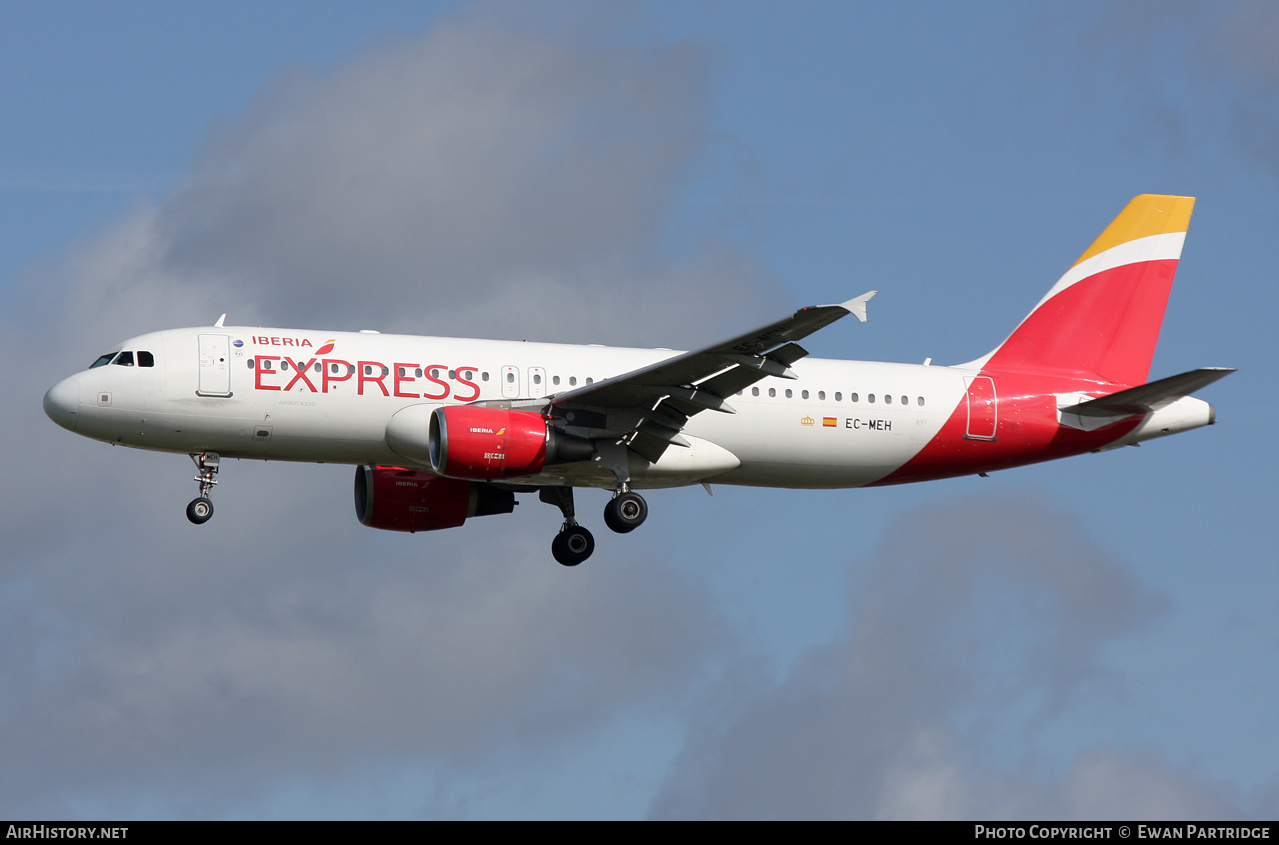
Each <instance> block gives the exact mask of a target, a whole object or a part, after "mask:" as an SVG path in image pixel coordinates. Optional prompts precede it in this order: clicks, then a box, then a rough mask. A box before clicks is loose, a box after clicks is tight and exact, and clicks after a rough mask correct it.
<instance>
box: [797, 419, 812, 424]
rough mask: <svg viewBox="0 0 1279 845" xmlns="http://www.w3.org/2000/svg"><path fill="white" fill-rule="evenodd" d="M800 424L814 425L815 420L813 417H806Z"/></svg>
mask: <svg viewBox="0 0 1279 845" xmlns="http://www.w3.org/2000/svg"><path fill="white" fill-rule="evenodd" d="M799 424H800V425H812V424H813V418H812V417H804V418H803V419H802V420H800V421H799Z"/></svg>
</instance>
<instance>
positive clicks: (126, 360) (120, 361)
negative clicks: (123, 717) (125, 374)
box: [111, 352, 133, 367]
mask: <svg viewBox="0 0 1279 845" xmlns="http://www.w3.org/2000/svg"><path fill="white" fill-rule="evenodd" d="M111 363H112V364H115V365H116V366H119V367H132V366H133V353H132V352H121V353H120V354H119V355H117V356H115V360H114V361H112V362H111Z"/></svg>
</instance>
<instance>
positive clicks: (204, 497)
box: [187, 452, 222, 525]
mask: <svg viewBox="0 0 1279 845" xmlns="http://www.w3.org/2000/svg"><path fill="white" fill-rule="evenodd" d="M191 460H192V461H193V462H194V463H195V468H196V471H197V472H198V473H199V475H197V476H196V477H195V480H196V482H198V483H199V485H200V495H199V496H198V497H197V498H195V499H192V500H191V502H190V503H189V504H188V505H187V519H189V520H191V522H193V523H195V524H196V525H203V524H204V523H206V522H208V521H209V520H210V519H211V518H212V517H213V501H212V500H211V499H210V498H209V493H210V492H211V491H212V490H213V485H215V484H217V483H218V479H217V474H218V465H219V464H220V463H221V461H222V458H221V456H220V455H218V453H217V452H197V453H195V454H193V455H191Z"/></svg>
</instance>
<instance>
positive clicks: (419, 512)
mask: <svg viewBox="0 0 1279 845" xmlns="http://www.w3.org/2000/svg"><path fill="white" fill-rule="evenodd" d="M513 510H515V494H514V493H512V492H511V491H509V490H499V489H497V488H495V487H493V486H491V485H489V484H476V483H475V482H472V481H462V480H459V479H456V478H441V477H440V476H438V475H431V474H430V473H429V472H421V471H419V470H414V469H404V468H402V467H371V466H359V467H356V468H355V516H356V518H358V519H359V520H360V522H362V523H364V524H365V525H367V526H369V527H371V528H382V529H385V530H387V531H409V532H413V531H435V530H437V529H440V528H456V527H457V526H459V525H461V524H462V523H463V522H465V521H466V520H467V519H468V518H469V517H472V516H488V515H489V514H495V513H510V512H511V511H513Z"/></svg>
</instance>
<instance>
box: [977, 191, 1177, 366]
mask: <svg viewBox="0 0 1279 845" xmlns="http://www.w3.org/2000/svg"><path fill="white" fill-rule="evenodd" d="M1194 204H1195V200H1194V198H1193V197H1171V196H1157V195H1154V194H1143V195H1142V196H1139V197H1136V198H1135V199H1133V201H1132V202H1130V203H1128V206H1127V207H1126V208H1125V209H1124V210H1123V211H1122V212H1120V213H1119V216H1118V217H1116V218H1115V219H1114V222H1112V223H1111V224H1110V225H1109V226H1107V227H1106V230H1105V231H1104V232H1102V233H1101V237H1099V238H1097V240H1096V241H1094V242H1093V245H1092V246H1091V247H1089V248H1088V250H1087V251H1086V252H1085V253H1084V254H1083V255H1081V256H1080V257H1079V260H1078V261H1076V262H1075V264H1074V266H1073V267H1071V268H1070V269H1069V270H1068V271H1066V275H1064V276H1062V277H1061V280H1060V281H1058V282H1057V284H1056V285H1054V286H1053V288H1052V290H1050V291H1048V295H1047V296H1045V297H1044V298H1043V300H1041V301H1040V303H1039V304H1038V305H1037V306H1035V310H1034V311H1032V312H1030V316H1028V317H1026V319H1024V320H1022V322H1021V325H1019V326H1018V327H1017V329H1016V330H1015V331H1014V332H1013V333H1012V335H1011V336H1010V337H1009V338H1008V339H1007V340H1005V341H1004V342H1003V344H1001V345H1000V346H999V348H998V349H996V350H995V351H994V352H991V353H990V354H989V355H987V356H985V357H984V358H981V359H978V360H977V361H974V362H973V363H972V366H975V367H979V368H980V369H982V370H985V371H988V372H1044V373H1055V374H1063V375H1065V374H1070V375H1077V376H1082V377H1085V378H1100V379H1101V380H1103V381H1107V382H1111V383H1114V384H1124V385H1137V384H1143V383H1145V381H1146V377H1147V375H1149V373H1150V360H1151V358H1152V357H1154V354H1155V344H1156V343H1157V342H1158V340H1159V328H1160V326H1161V324H1162V323H1163V318H1164V308H1165V307H1166V306H1167V304H1168V294H1169V292H1170V291H1171V290H1172V279H1173V276H1174V275H1175V274H1176V272H1177V262H1178V261H1179V260H1180V258H1181V247H1182V244H1183V243H1184V242H1185V239H1186V229H1187V228H1188V226H1189V224H1190V212H1191V209H1192V208H1193V207H1194Z"/></svg>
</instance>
